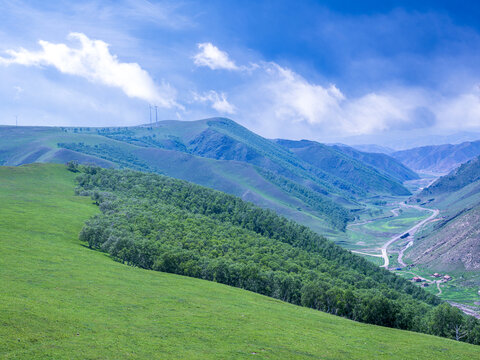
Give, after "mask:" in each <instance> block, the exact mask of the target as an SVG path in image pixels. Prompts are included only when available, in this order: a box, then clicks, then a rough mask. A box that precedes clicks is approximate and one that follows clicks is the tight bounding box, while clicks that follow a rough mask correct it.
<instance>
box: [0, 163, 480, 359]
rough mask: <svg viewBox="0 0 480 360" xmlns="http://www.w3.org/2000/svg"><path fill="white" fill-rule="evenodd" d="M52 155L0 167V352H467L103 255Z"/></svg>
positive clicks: (413, 355) (469, 353) (83, 206)
mask: <svg viewBox="0 0 480 360" xmlns="http://www.w3.org/2000/svg"><path fill="white" fill-rule="evenodd" d="M73 178H74V175H73V174H71V173H69V172H67V171H65V169H64V167H62V166H56V165H39V164H35V165H30V166H22V167H16V168H10V167H3V168H0V253H1V254H2V256H0V280H1V281H0V338H1V339H2V341H1V342H0V357H1V358H2V359H165V358H168V359H186V358H188V359H226V358H230V359H231V358H236V359H243V358H251V357H252V356H256V357H257V358H260V359H262V358H263V359H279V358H282V359H296V358H298V359H303V358H322V359H339V358H341V359H373V358H385V359H387V358H388V359H453V358H455V359H474V358H477V357H478V355H479V353H480V350H479V348H478V347H476V346H473V345H468V344H464V343H459V342H454V341H451V340H446V339H442V338H437V337H433V336H428V335H422V334H415V333H410V332H406V331H400V330H394V329H389V328H381V327H376V326H371V325H364V324H359V323H355V322H352V321H349V320H345V319H342V318H338V317H335V316H330V315H327V314H324V313H321V312H318V311H314V310H309V309H306V308H301V307H297V306H293V305H289V304H286V303H283V302H280V301H277V300H273V299H271V298H267V297H264V296H260V295H256V294H253V293H250V292H247V291H243V290H239V289H235V288H231V287H228V286H224V285H220V284H216V283H213V282H208V281H202V280H197V279H191V278H186V277H181V276H176V275H171V274H164V273H159V272H153V271H147V270H141V269H138V268H133V267H128V266H125V265H122V264H120V263H117V262H114V261H112V260H111V259H110V258H108V257H107V256H106V255H105V254H102V253H99V252H96V251H92V250H89V249H88V248H86V247H85V246H83V244H81V243H80V242H79V240H78V232H79V231H80V229H81V227H82V225H83V223H84V221H85V220H86V219H87V218H89V217H90V216H92V215H93V214H95V213H96V212H97V207H96V206H94V205H93V204H91V201H90V200H89V199H86V198H82V197H76V196H74V195H73V189H74V182H73Z"/></svg>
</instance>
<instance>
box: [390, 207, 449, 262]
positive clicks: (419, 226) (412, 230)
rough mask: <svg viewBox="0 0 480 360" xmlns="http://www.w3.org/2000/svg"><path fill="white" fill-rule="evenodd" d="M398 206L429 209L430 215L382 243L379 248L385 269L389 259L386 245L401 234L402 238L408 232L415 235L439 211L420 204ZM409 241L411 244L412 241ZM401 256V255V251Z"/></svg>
mask: <svg viewBox="0 0 480 360" xmlns="http://www.w3.org/2000/svg"><path fill="white" fill-rule="evenodd" d="M400 206H403V207H406V208H413V209H417V210H421V211H430V212H431V213H432V215H430V216H429V217H428V218H426V219H424V220H422V221H420V222H419V223H418V224H416V225H414V226H412V227H411V228H410V229H408V230H407V231H405V232H403V233H401V234H400V235H396V236H394V237H393V238H391V239H390V240H389V241H387V242H386V243H385V244H383V246H382V248H381V251H382V257H383V261H384V263H383V265H382V267H384V268H385V269H388V265H389V264H390V260H389V259H388V253H387V249H388V247H389V246H390V245H392V244H393V243H394V242H396V241H398V240H400V239H402V236H403V238H405V235H407V234H409V235H411V236H413V235H415V233H416V232H417V230H418V229H420V228H421V227H422V226H423V225H425V224H426V223H427V222H429V221H430V220H433V219H434V218H436V217H437V216H438V214H439V213H440V211H439V210H438V209H427V208H422V207H421V206H418V205H407V204H405V203H400ZM411 243H412V245H413V241H412V242H411ZM410 246H411V245H410ZM407 247H409V246H407ZM405 249H406V248H405ZM405 249H404V250H405ZM402 256H403V253H402Z"/></svg>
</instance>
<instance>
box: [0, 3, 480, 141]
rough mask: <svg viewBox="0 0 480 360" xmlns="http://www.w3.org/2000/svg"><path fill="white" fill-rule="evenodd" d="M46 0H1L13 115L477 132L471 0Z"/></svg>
mask: <svg viewBox="0 0 480 360" xmlns="http://www.w3.org/2000/svg"><path fill="white" fill-rule="evenodd" d="M46 3H47V4H45V2H41V1H5V0H0V8H1V10H2V11H1V12H0V79H2V81H1V83H0V96H1V97H2V99H3V100H2V101H1V102H0V114H1V118H0V123H2V124H12V123H14V122H15V116H18V119H19V122H20V124H23V125H70V126H112V125H120V126H126V125H136V124H140V123H145V122H148V105H149V104H155V105H157V106H158V111H159V118H160V119H181V120H185V121H187V120H195V119H200V118H205V117H212V116H226V117H230V118H232V119H234V120H236V121H238V122H240V123H241V124H243V125H245V126H247V127H248V128H250V129H251V130H253V131H256V132H258V133H260V134H261V135H264V136H267V137H272V138H273V137H284V138H298V139H299V138H309V139H314V140H319V141H326V142H333V141H345V142H353V141H356V142H377V143H383V144H384V145H385V144H386V143H387V144H389V143H390V142H392V141H394V140H395V139H396V140H398V141H400V140H401V139H405V138H408V137H422V136H425V135H427V134H428V135H434V134H442V135H448V134H454V133H458V132H466V133H476V132H479V131H480V97H479V96H480V69H479V66H478V65H479V64H480V61H479V60H480V22H479V21H478V19H479V15H480V7H479V5H475V4H474V2H461V1H457V2H455V3H454V2H451V1H422V2H419V1H404V2H400V1H397V2H389V1H361V2H353V1H344V2H342V1H235V2H234V1H175V2H169V1H162V2H156V1H151V2H150V1H144V0H139V1H133V0H131V1H129V0H126V1H91V2H82V4H78V3H77V4H75V3H74V2H69V1H49V2H46ZM418 3H420V4H418ZM392 139H393V140H392ZM375 140H378V141H375ZM425 141H426V142H428V140H425ZM430 141H431V140H430ZM391 145H392V146H395V144H393V143H392V144H391Z"/></svg>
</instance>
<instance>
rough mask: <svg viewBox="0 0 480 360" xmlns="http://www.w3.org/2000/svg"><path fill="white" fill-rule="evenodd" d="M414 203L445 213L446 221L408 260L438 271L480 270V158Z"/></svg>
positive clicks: (434, 227) (435, 225)
mask: <svg viewBox="0 0 480 360" xmlns="http://www.w3.org/2000/svg"><path fill="white" fill-rule="evenodd" d="M414 201H416V202H419V203H422V204H425V205H428V206H430V207H434V208H438V209H440V210H441V215H442V218H441V219H440V221H437V222H435V223H433V224H432V230H431V231H430V232H429V233H428V234H427V235H426V236H424V237H422V238H420V239H419V241H418V245H416V246H415V247H414V249H412V251H411V252H410V253H407V256H409V257H410V258H411V260H412V261H414V262H415V263H420V264H428V265H429V267H430V268H434V269H435V268H436V269H438V270H441V269H447V270H462V271H463V270H467V271H479V270H480V258H479V257H478V254H480V157H477V158H475V159H474V160H471V161H469V162H467V163H465V164H463V165H461V166H460V167H459V168H458V169H456V170H454V171H453V172H451V173H450V174H448V175H447V176H444V177H441V178H439V179H438V180H437V181H435V182H434V183H433V184H431V185H430V186H429V187H428V188H426V189H424V190H423V191H422V192H421V193H420V194H418V195H417V196H416V197H415V198H414Z"/></svg>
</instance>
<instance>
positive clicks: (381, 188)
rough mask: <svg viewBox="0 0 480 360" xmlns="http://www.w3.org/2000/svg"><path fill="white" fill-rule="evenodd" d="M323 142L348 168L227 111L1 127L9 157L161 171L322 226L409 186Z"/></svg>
mask: <svg viewBox="0 0 480 360" xmlns="http://www.w3.org/2000/svg"><path fill="white" fill-rule="evenodd" d="M323 147H325V148H326V149H328V150H329V153H330V154H331V155H333V157H332V159H334V158H335V159H336V160H335V161H334V163H338V161H340V160H341V161H340V162H339V163H338V164H342V166H344V167H341V168H340V171H337V170H335V171H333V170H332V169H331V166H330V163H329V162H326V163H323V164H322V163H318V162H312V161H311V159H308V156H306V155H305V154H304V155H305V156H303V155H302V156H303V157H304V158H305V159H306V160H305V159H303V158H302V157H300V156H298V154H295V153H294V152H292V151H290V150H289V149H288V148H286V147H284V146H282V145H280V144H278V143H276V142H274V141H271V140H268V139H265V138H263V137H261V136H258V135H257V134H254V133H253V132H251V131H249V130H248V129H246V128H244V127H242V126H240V125H239V124H237V123H235V122H234V121H232V120H229V119H224V118H213V119H205V120H198V121H189V122H186V121H162V122H159V123H158V124H157V125H156V126H150V125H144V126H136V127H121V128H66V127H64V128H55V127H0V164H1V165H21V164H26V163H31V162H55V163H65V162H66V161H69V160H77V161H79V162H81V163H94V164H97V165H100V166H103V167H117V168H132V169H135V170H141V171H149V172H156V173H161V174H165V175H169V176H172V177H176V178H179V179H184V180H188V181H191V182H195V183H197V184H200V185H204V186H208V187H210V188H214V189H217V190H220V191H224V192H227V193H230V194H233V195H237V196H239V197H241V198H242V199H244V200H247V201H251V202H253V203H255V204H257V205H260V206H262V207H267V208H271V209H273V210H275V211H277V212H278V213H280V214H282V215H285V216H287V217H289V218H291V219H293V220H295V221H298V222H300V223H303V224H305V225H308V226H310V227H311V228H313V229H315V230H317V231H320V232H327V233H328V231H330V230H331V229H337V230H343V229H344V228H345V226H346V223H347V222H348V221H349V219H351V218H352V216H351V215H350V212H349V209H353V208H355V209H360V208H362V207H363V205H362V201H363V199H365V198H366V197H370V196H374V195H379V194H387V195H389V194H390V195H405V194H408V190H407V189H406V188H404V187H403V186H402V184H401V183H400V182H399V181H398V180H396V179H395V178H392V177H388V176H385V175H384V174H383V173H380V172H379V171H377V170H376V169H374V168H372V167H371V166H369V165H368V164H364V163H362V162H361V161H359V160H356V159H353V158H352V157H349V156H348V155H346V154H342V153H340V152H337V151H335V150H333V149H331V148H328V147H326V146H324V145H323ZM312 150H314V149H312ZM347 175H348V176H347Z"/></svg>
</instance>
